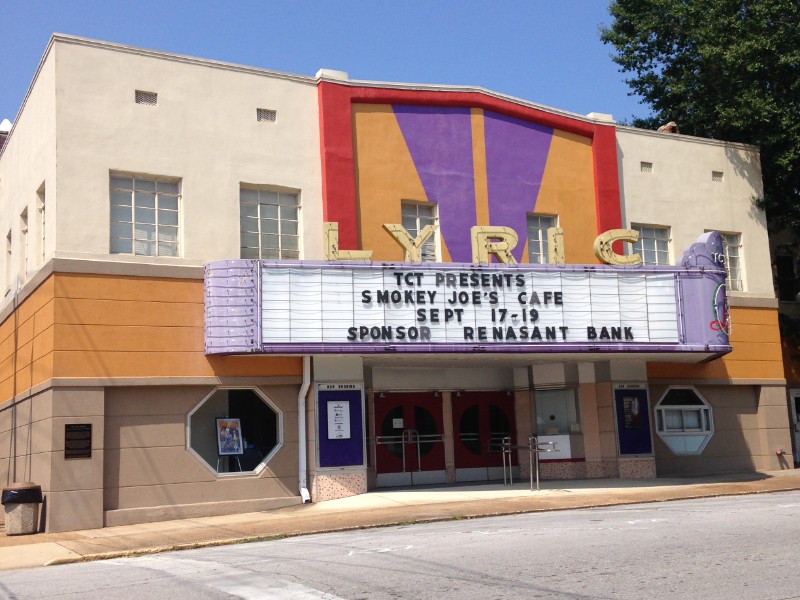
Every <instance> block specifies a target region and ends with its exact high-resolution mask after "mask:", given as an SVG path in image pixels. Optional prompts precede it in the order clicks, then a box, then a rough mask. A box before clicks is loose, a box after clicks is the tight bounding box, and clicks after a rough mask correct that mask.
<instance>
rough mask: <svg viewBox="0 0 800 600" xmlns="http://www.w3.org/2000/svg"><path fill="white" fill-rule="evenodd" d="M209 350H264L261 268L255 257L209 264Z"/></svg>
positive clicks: (206, 308)
mask: <svg viewBox="0 0 800 600" xmlns="http://www.w3.org/2000/svg"><path fill="white" fill-rule="evenodd" d="M204 287H205V303H204V333H205V336H204V337H205V352H206V354H240V353H242V354H243V353H250V352H261V351H262V348H261V310H260V306H261V268H260V266H259V264H258V261H255V260H229V261H220V262H215V263H210V264H207V265H206V267H205V286H204Z"/></svg>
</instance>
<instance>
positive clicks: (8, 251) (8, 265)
mask: <svg viewBox="0 0 800 600" xmlns="http://www.w3.org/2000/svg"><path fill="white" fill-rule="evenodd" d="M11 259H12V254H11V231H10V230H9V232H8V234H6V292H8V290H10V289H11Z"/></svg>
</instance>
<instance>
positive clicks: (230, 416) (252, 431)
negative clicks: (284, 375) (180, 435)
mask: <svg viewBox="0 0 800 600" xmlns="http://www.w3.org/2000/svg"><path fill="white" fill-rule="evenodd" d="M282 431H283V423H282V415H281V412H280V411H279V410H278V409H277V408H276V407H275V406H273V405H272V404H271V403H270V401H269V400H268V399H267V398H265V397H264V396H262V395H261V394H260V393H259V392H258V391H257V390H255V389H233V388H231V389H228V388H220V389H217V390H215V391H214V392H213V393H212V394H211V395H209V396H207V397H206V398H205V399H204V400H203V401H201V402H200V404H198V405H197V406H196V407H195V408H194V409H193V410H192V412H190V413H189V423H188V435H187V437H188V445H189V449H190V450H191V451H192V452H193V453H194V454H195V455H197V456H198V457H199V458H200V459H201V460H202V461H203V462H204V463H205V464H206V465H207V466H208V467H209V468H210V469H211V470H212V471H214V472H215V473H217V474H220V475H224V474H239V473H251V474H252V473H258V472H260V471H261V470H262V469H263V468H264V466H265V465H266V464H267V463H268V462H269V460H270V459H271V458H272V457H273V456H274V455H275V453H276V452H277V451H278V449H279V448H280V446H281V443H282V438H283V436H282Z"/></svg>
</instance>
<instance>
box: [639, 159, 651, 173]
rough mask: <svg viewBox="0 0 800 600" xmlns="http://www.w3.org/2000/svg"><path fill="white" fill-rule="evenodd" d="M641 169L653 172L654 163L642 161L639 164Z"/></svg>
mask: <svg viewBox="0 0 800 600" xmlns="http://www.w3.org/2000/svg"><path fill="white" fill-rule="evenodd" d="M639 170H640V171H641V172H642V173H652V172H653V163H651V162H645V161H642V162H641V164H640V165H639Z"/></svg>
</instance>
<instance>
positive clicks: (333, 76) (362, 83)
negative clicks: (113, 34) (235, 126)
mask: <svg viewBox="0 0 800 600" xmlns="http://www.w3.org/2000/svg"><path fill="white" fill-rule="evenodd" d="M52 41H55V42H63V43H69V44H76V45H82V46H90V47H94V48H103V49H106V50H114V51H117V52H126V53H131V54H138V55H141V56H149V57H152V58H159V59H162V60H172V61H176V62H183V63H188V64H195V65H202V66H208V67H212V68H218V69H228V70H233V71H237V72H240V73H250V74H253V75H261V76H268V77H275V78H279V79H286V80H289V81H295V82H297V83H306V84H317V83H319V82H322V81H324V82H327V83H335V84H338V85H346V86H351V87H371V88H382V89H397V90H412V91H426V92H460V93H464V92H472V93H477V94H482V95H484V96H488V97H491V98H496V99H498V100H503V101H505V102H509V103H512V104H517V105H520V106H525V107H528V108H534V109H537V110H540V111H543V112H547V113H550V114H554V115H558V116H562V117H566V118H570V119H576V120H580V121H584V122H586V123H593V124H601V125H613V124H614V121H613V120H611V119H610V115H602V116H601V114H600V113H590V115H580V114H577V113H573V112H569V111H565V110H560V109H558V108H553V107H551V106H545V105H543V104H537V103H535V102H530V101H528V100H524V99H522V98H516V97H514V96H510V95H508V94H502V93H500V92H495V91H492V90H488V89H486V88H483V87H480V86H469V85H445V84H425V83H403V82H391V81H374V80H356V79H349V77H348V74H347V73H346V72H345V71H337V70H333V69H324V68H323V69H320V70H319V71H317V73H316V75H315V76H314V77H308V76H304V75H295V74H291V73H284V72H281V71H273V70H270V69H264V68H261V67H250V66H245V65H240V64H236V63H229V62H224V61H218V60H211V59H206V58H196V57H193V56H187V55H182V54H173V53H170V52H162V51H159V50H148V49H143V48H137V47H134V46H128V45H125V44H117V43H114V42H104V41H100V40H93V39H90V38H83V37H78V36H73V35H67V34H62V33H54V34H53V37H52ZM52 41H51V43H52ZM591 115H597V116H596V117H593V116H591Z"/></svg>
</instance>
